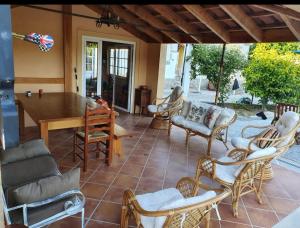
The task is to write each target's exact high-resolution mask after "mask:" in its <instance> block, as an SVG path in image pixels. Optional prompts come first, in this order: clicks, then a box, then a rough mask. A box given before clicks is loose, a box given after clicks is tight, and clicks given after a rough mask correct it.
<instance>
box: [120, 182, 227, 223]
mask: <svg viewBox="0 0 300 228" xmlns="http://www.w3.org/2000/svg"><path fill="white" fill-rule="evenodd" d="M200 189H205V190H208V192H206V193H204V194H201V195H198V193H199V190H200ZM212 190H213V191H212ZM215 191H217V192H218V193H219V194H216V192H215ZM229 195H230V190H229V189H227V188H220V189H211V188H210V187H208V186H207V185H203V184H201V183H199V182H198V181H196V180H195V179H193V178H190V177H183V178H181V179H180V180H179V181H178V183H177V186H176V189H175V188H168V189H163V190H160V191H158V192H155V193H147V194H143V195H137V196H136V195H134V193H133V192H132V191H131V190H126V191H125V192H124V195H123V205H122V214H121V228H127V227H128V220H129V217H130V216H133V217H134V219H135V221H136V224H137V227H138V228H146V227H157V228H158V227H184V228H192V227H198V226H199V224H200V223H201V222H202V221H203V220H204V219H205V222H206V226H205V227H206V228H208V227H209V222H210V213H211V210H212V209H213V208H216V204H218V203H219V202H220V201H221V200H222V199H224V198H226V197H227V196H229ZM149 203H150V204H151V205H148V204H149ZM147 205H148V206H147ZM156 209H157V210H156Z"/></svg>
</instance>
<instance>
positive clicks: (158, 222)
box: [154, 191, 217, 228]
mask: <svg viewBox="0 0 300 228" xmlns="http://www.w3.org/2000/svg"><path fill="white" fill-rule="evenodd" d="M216 195H217V194H216V193H215V192H214V191H207V192H205V193H204V194H201V195H199V196H194V197H190V198H183V199H179V200H175V201H173V202H170V203H166V204H165V205H163V206H162V207H160V208H159V210H160V211H162V210H169V209H174V208H180V207H185V206H188V205H193V204H197V203H201V202H204V201H206V200H209V199H212V198H214V197H215V196H216ZM166 218H167V217H166V216H161V217H157V218H156V219H155V225H154V227H155V228H161V227H163V224H164V223H165V221H166ZM182 218H183V219H184V215H183V217H182Z"/></svg>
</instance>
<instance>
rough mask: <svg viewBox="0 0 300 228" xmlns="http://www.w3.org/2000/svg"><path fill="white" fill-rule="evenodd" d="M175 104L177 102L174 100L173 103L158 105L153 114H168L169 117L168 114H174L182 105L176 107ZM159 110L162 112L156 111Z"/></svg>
mask: <svg viewBox="0 0 300 228" xmlns="http://www.w3.org/2000/svg"><path fill="white" fill-rule="evenodd" d="M177 103H178V100H176V101H174V102H168V103H161V104H158V105H157V111H156V112H155V114H160V115H164V114H168V115H169V113H172V112H176V111H177V109H178V108H180V107H181V104H182V103H180V104H178V105H176V104H177ZM164 106H165V107H164ZM168 106H169V107H168ZM159 108H162V111H158V110H159Z"/></svg>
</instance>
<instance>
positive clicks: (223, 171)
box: [216, 156, 241, 184]
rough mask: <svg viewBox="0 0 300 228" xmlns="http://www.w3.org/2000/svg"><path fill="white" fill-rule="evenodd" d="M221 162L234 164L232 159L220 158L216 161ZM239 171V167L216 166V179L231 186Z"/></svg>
mask: <svg viewBox="0 0 300 228" xmlns="http://www.w3.org/2000/svg"><path fill="white" fill-rule="evenodd" d="M218 161H221V162H236V161H235V160H234V159H232V158H230V157H226V156H225V157H221V158H219V159H218ZM238 170H239V171H241V169H240V165H220V164H216V177H217V178H218V179H220V180H222V181H224V182H226V183H230V184H233V183H234V182H235V179H236V177H237V176H238V174H239V173H237V171H238Z"/></svg>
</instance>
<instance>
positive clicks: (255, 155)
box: [234, 147, 277, 177]
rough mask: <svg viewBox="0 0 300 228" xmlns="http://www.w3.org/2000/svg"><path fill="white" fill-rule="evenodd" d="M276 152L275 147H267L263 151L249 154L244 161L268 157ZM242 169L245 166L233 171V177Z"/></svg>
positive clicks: (243, 165)
mask: <svg viewBox="0 0 300 228" xmlns="http://www.w3.org/2000/svg"><path fill="white" fill-rule="evenodd" d="M276 151H277V150H276V148H275V147H267V148H265V149H261V150H256V151H254V152H252V153H251V154H249V155H248V156H247V158H246V160H250V159H255V158H261V157H263V156H268V155H271V154H274V153H276ZM244 167H245V164H242V165H240V167H239V168H238V169H237V170H236V171H235V173H234V176H235V177H237V176H238V175H239V174H240V172H241V171H242V169H243V168H244Z"/></svg>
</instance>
